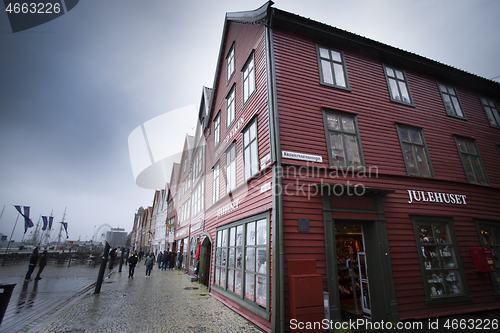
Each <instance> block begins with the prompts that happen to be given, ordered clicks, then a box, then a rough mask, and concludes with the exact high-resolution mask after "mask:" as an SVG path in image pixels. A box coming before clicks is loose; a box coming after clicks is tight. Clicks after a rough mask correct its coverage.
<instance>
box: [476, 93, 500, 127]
mask: <svg viewBox="0 0 500 333" xmlns="http://www.w3.org/2000/svg"><path fill="white" fill-rule="evenodd" d="M481 104H482V105H483V109H484V112H486V117H487V118H488V121H489V122H490V125H491V126H492V127H498V128H500V114H499V113H498V107H497V105H496V104H495V101H494V100H492V99H491V98H486V97H481Z"/></svg>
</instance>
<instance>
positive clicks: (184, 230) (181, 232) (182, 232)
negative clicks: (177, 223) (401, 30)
mask: <svg viewBox="0 0 500 333" xmlns="http://www.w3.org/2000/svg"><path fill="white" fill-rule="evenodd" d="M188 230H189V228H182V229H179V230H177V231H176V232H175V238H179V237H182V236H184V235H187V233H188Z"/></svg>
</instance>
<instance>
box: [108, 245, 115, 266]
mask: <svg viewBox="0 0 500 333" xmlns="http://www.w3.org/2000/svg"><path fill="white" fill-rule="evenodd" d="M115 258H116V247H114V248H113V249H112V250H111V251H109V269H113V265H114V264H115Z"/></svg>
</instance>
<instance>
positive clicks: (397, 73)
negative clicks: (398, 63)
mask: <svg viewBox="0 0 500 333" xmlns="http://www.w3.org/2000/svg"><path fill="white" fill-rule="evenodd" d="M394 72H396V77H397V78H398V79H400V80H404V79H405V76H404V75H403V72H401V71H398V70H397V69H395V70H394Z"/></svg>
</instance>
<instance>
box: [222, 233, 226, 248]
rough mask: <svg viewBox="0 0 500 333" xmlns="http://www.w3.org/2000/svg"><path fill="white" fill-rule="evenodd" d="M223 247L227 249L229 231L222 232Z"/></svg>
mask: <svg viewBox="0 0 500 333" xmlns="http://www.w3.org/2000/svg"><path fill="white" fill-rule="evenodd" d="M221 246H222V247H226V246H227V229H224V230H222V243H221Z"/></svg>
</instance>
